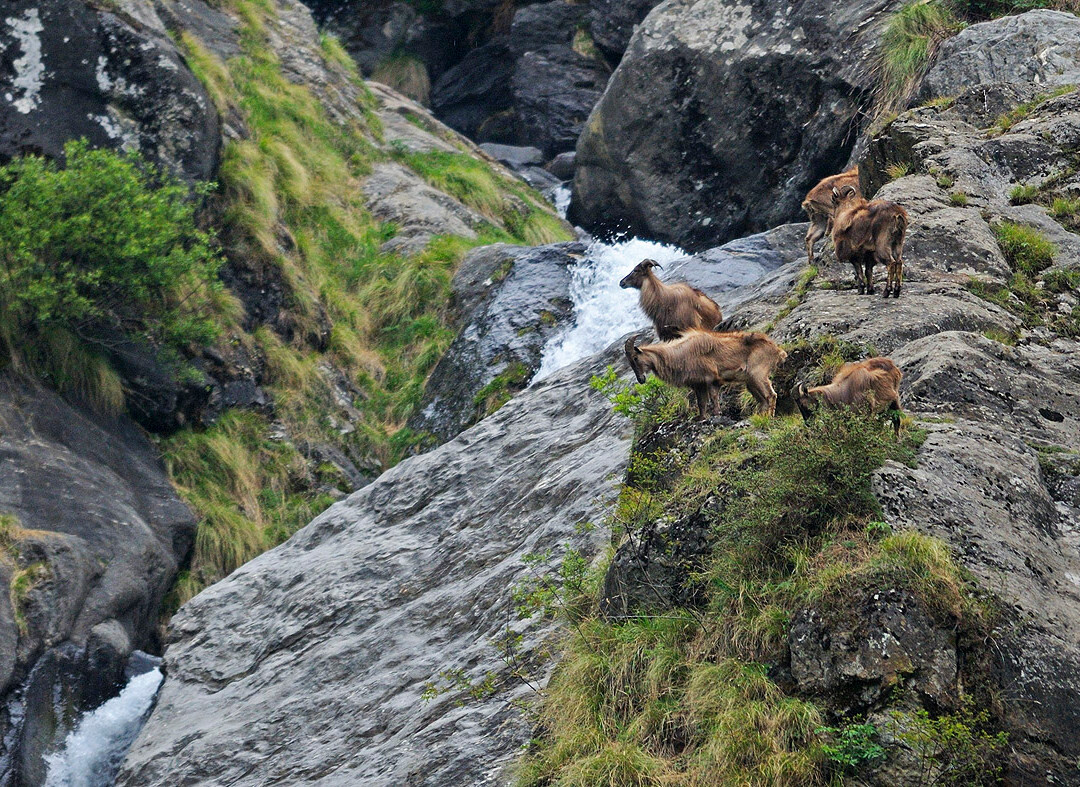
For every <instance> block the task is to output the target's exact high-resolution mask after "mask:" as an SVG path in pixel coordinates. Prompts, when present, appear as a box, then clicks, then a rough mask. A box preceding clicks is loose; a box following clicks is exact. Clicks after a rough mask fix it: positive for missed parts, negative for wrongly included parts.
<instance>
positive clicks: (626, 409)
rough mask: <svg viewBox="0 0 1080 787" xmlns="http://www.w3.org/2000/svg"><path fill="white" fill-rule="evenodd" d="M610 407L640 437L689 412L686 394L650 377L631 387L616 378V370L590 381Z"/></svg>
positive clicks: (629, 383)
mask: <svg viewBox="0 0 1080 787" xmlns="http://www.w3.org/2000/svg"><path fill="white" fill-rule="evenodd" d="M589 385H590V386H592V388H593V390H595V391H599V392H600V393H602V394H603V395H604V396H606V397H607V398H608V400H609V401H610V402H611V403H612V405H613V407H612V409H613V410H614V411H615V412H617V413H618V414H619V415H624V416H626V417H627V418H629V419H630V420H632V421H633V422H634V427H635V430H636V432H637V434H639V435H640V434H643V433H644V432H646V431H649V430H651V429H653V428H655V427H656V426H657V425H659V424H662V423H669V422H671V421H674V420H676V419H677V418H680V417H683V416H685V415H687V414H689V412H690V408H689V405H688V404H687V398H686V393H685V392H684V391H682V390H680V389H678V388H675V387H674V386H671V385H668V384H667V383H665V382H664V381H663V380H661V379H659V378H658V377H653V376H650V377H648V378H646V380H645V382H643V383H631V382H627V381H625V380H623V379H622V378H620V377H619V375H618V373H617V372H616V371H615V367H613V366H609V367H607V369H606V370H605V371H604V373H603V374H600V375H593V377H592V379H590V380H589Z"/></svg>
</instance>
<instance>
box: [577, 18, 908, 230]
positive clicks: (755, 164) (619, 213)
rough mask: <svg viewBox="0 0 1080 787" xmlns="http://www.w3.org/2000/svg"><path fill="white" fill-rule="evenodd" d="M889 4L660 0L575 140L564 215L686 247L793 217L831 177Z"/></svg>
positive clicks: (592, 226) (589, 225)
mask: <svg viewBox="0 0 1080 787" xmlns="http://www.w3.org/2000/svg"><path fill="white" fill-rule="evenodd" d="M898 5H899V3H897V2H893V1H892V0H860V2H856V3H833V2H826V1H825V0H814V2H808V3H800V4H797V5H796V6H791V7H789V6H787V5H784V4H777V3H772V2H766V0H752V1H749V2H748V1H745V0H743V1H740V0H666V2H664V3H661V4H660V5H658V6H657V7H656V8H654V9H653V10H652V11H651V12H650V13H649V15H648V17H646V19H645V21H644V22H643V23H642V24H641V26H640V27H639V28H638V30H637V32H636V33H635V34H634V37H633V39H632V40H631V43H630V46H629V48H628V49H627V51H626V54H625V55H624V57H623V59H622V61H621V63H620V64H619V66H618V68H617V69H616V70H615V73H614V74H613V75H612V77H611V81H610V82H609V84H608V87H607V89H606V90H605V92H604V95H603V98H602V99H601V100H600V102H599V103H598V104H597V105H596V107H595V108H594V109H593V112H592V114H591V115H590V117H589V120H588V122H587V123H586V125H585V129H584V131H583V132H582V135H581V138H580V139H579V141H578V145H577V154H578V155H577V169H576V171H575V174H574V200H573V202H572V204H571V211H570V218H571V220H572V221H574V222H575V223H578V224H581V225H582V226H583V227H585V228H586V229H589V230H605V231H607V230H610V231H620V230H626V231H629V232H631V233H632V234H637V235H641V236H643V237H649V238H654V239H657V240H663V241H669V242H674V243H678V244H679V245H681V246H683V247H684V248H688V249H691V250H698V249H702V248H707V247H709V246H713V245H717V244H718V243H722V242H724V241H727V240H730V239H731V238H735V237H739V236H740V235H745V234H748V233H750V232H754V231H758V230H762V229H765V228H768V227H772V226H776V225H777V224H780V223H782V222H785V221H792V220H797V219H798V218H801V216H802V212H801V210H800V208H799V204H800V202H801V201H802V198H803V197H804V196H805V194H806V191H807V190H808V189H809V188H810V187H811V186H813V185H814V183H816V182H817V181H818V180H819V179H820V178H821V177H823V176H825V175H831V174H834V173H836V172H839V171H840V170H841V169H842V167H843V165H844V163H845V161H846V160H847V158H848V156H849V154H850V153H851V150H852V147H853V145H854V143H855V138H856V137H857V126H858V118H859V116H860V112H861V110H862V108H863V105H864V104H865V102H866V100H867V97H868V94H869V91H870V90H871V89H872V87H873V78H872V76H871V73H872V69H871V68H870V67H869V64H870V61H871V59H872V57H873V52H874V51H875V48H876V44H877V37H878V35H879V31H880V29H881V27H882V25H883V24H884V20H885V18H886V16H887V15H888V13H889V12H890V11H892V10H894V9H895V8H896V7H898Z"/></svg>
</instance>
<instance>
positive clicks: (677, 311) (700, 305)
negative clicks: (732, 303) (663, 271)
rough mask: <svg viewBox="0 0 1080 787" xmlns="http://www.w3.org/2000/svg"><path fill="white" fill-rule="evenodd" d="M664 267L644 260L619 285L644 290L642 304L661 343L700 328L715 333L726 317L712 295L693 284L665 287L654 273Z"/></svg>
mask: <svg viewBox="0 0 1080 787" xmlns="http://www.w3.org/2000/svg"><path fill="white" fill-rule="evenodd" d="M659 267H661V265H660V263H658V262H657V261H656V260H642V261H641V262H639V263H638V264H637V266H636V267H635V268H634V269H633V270H632V271H630V272H629V273H628V274H626V276H624V277H623V280H622V281H620V282H619V286H620V287H622V288H623V289H624V290H625V289H626V288H628V287H633V288H634V289H637V290H641V295H640V297H639V299H638V303H639V304H640V305H641V310H642V311H643V312H645V314H646V315H647V316H648V318H649V319H650V320H652V321H653V327H655V328H656V335H657V336H658V337H659V338H660V341H662V342H663V341H667V340H669V339H674V338H676V337H678V336H679V335H681V334H682V332H683V331H686V330H689V329H691V328H697V329H700V330H703V331H711V330H713V329H714V328H716V327H717V326H718V325H719V324H720V321H721V320H722V319H723V318H724V317H723V315H722V314H721V313H720V307H719V306H717V305H716V302H715V301H713V299H712V298H710V297H709V296H708V295H706V294H705V293H703V292H702V291H701V290H699V289H698V288H697V287H691V286H690V285H689V284H664V283H663V282H662V281H660V279H659V277H657V275H656V274H655V273H653V270H652V269H653V268H659Z"/></svg>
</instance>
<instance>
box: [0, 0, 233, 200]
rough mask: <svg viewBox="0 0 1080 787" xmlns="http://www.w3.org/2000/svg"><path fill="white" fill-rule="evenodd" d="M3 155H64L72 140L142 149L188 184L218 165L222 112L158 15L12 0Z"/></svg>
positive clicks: (70, 2) (7, 12) (0, 77)
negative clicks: (220, 116) (83, 138)
mask: <svg viewBox="0 0 1080 787" xmlns="http://www.w3.org/2000/svg"><path fill="white" fill-rule="evenodd" d="M0 83H2V84H4V85H7V86H8V87H7V89H5V90H4V91H2V92H0V158H11V157H13V156H16V155H19V154H21V153H44V154H46V155H49V156H53V157H57V156H60V155H61V154H62V153H63V148H64V142H65V141H66V140H68V139H74V138H78V137H86V138H87V139H88V140H89V141H90V143H91V145H93V146H95V147H113V148H120V147H122V148H125V149H131V150H138V151H139V152H141V153H143V154H144V155H146V156H147V157H148V158H150V159H151V160H154V161H157V162H159V163H161V164H164V165H165V166H166V167H168V168H169V169H170V170H172V171H173V172H174V173H175V174H177V175H179V176H181V177H183V178H185V179H186V180H188V181H194V180H208V179H210V178H211V177H212V176H213V174H214V170H215V168H216V166H217V159H218V149H219V146H220V134H219V130H218V116H217V111H216V110H215V108H214V105H213V103H212V102H211V101H210V98H209V97H208V96H207V94H206V91H205V90H204V89H203V86H202V84H201V83H200V82H199V80H198V79H196V78H195V76H194V75H193V74H192V73H191V71H189V70H188V67H187V65H185V63H184V60H183V58H182V57H181V55H180V53H179V51H178V50H177V48H176V46H175V45H174V44H173V43H172V41H170V40H169V38H168V37H167V35H166V33H165V29H164V27H163V26H162V25H161V23H160V21H159V20H158V19H157V16H156V15H155V14H153V13H152V12H151V13H149V14H146V15H144V18H143V19H136V18H135V17H133V16H131V15H129V14H127V13H110V12H107V11H102V10H99V9H95V8H92V7H91V6H89V5H86V4H85V3H83V2H80V0H47V2H36V1H35V2H32V1H31V0H20V1H19V2H11V3H6V4H5V5H4V10H3V13H2V19H0Z"/></svg>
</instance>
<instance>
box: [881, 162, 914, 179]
mask: <svg viewBox="0 0 1080 787" xmlns="http://www.w3.org/2000/svg"><path fill="white" fill-rule="evenodd" d="M885 174H886V175H888V177H889V180H899V179H900V178H902V177H904V176H905V175H910V174H911V165H910V164H909V163H907V162H906V161H904V162H900V163H898V164H890V165H889V166H887V167H886V168H885Z"/></svg>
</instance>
